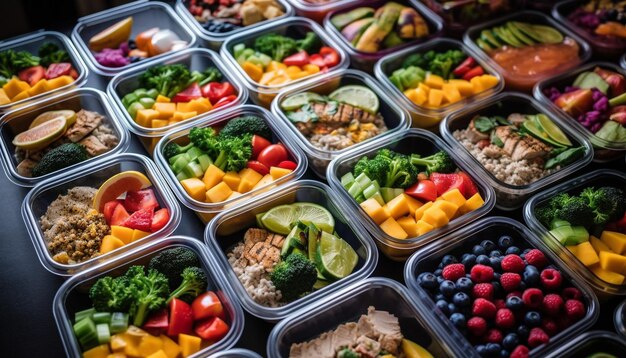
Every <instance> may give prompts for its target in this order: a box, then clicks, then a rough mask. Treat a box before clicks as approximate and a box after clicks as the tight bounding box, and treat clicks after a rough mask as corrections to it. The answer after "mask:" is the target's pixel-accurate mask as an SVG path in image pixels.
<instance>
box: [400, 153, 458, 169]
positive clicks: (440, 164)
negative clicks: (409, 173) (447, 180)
mask: <svg viewBox="0 0 626 358" xmlns="http://www.w3.org/2000/svg"><path fill="white" fill-rule="evenodd" d="M411 164H413V165H419V166H423V167H426V173H427V174H429V175H430V173H453V172H454V171H455V170H456V164H454V162H453V161H452V158H450V155H449V154H448V153H446V152H444V151H439V152H437V153H435V154H433V155H430V156H428V157H424V158H420V156H419V155H418V154H411Z"/></svg>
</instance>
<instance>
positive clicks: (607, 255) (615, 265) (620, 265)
mask: <svg viewBox="0 0 626 358" xmlns="http://www.w3.org/2000/svg"><path fill="white" fill-rule="evenodd" d="M598 256H599V257H600V267H602V268H603V269H605V270H607V271H612V272H615V273H619V274H623V273H626V257H624V256H622V255H620V254H616V253H614V252H607V251H600V254H599V255H598Z"/></svg>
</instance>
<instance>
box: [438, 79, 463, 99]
mask: <svg viewBox="0 0 626 358" xmlns="http://www.w3.org/2000/svg"><path fill="white" fill-rule="evenodd" d="M441 89H442V90H443V95H444V97H446V99H447V100H448V102H449V103H455V102H458V101H460V100H461V99H462V98H463V97H462V96H461V92H459V90H458V89H457V88H456V86H455V85H451V84H449V83H444V84H443V86H442V87H441Z"/></svg>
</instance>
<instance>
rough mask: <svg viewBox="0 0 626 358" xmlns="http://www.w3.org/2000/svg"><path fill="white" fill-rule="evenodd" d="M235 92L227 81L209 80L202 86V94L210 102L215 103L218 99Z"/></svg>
mask: <svg viewBox="0 0 626 358" xmlns="http://www.w3.org/2000/svg"><path fill="white" fill-rule="evenodd" d="M234 94H235V87H233V85H231V84H230V83H229V82H224V83H220V82H209V83H207V84H206V85H204V86H203V87H202V96H203V97H205V98H208V99H209V101H211V103H217V102H219V100H220V99H222V98H224V97H228V96H232V95H234Z"/></svg>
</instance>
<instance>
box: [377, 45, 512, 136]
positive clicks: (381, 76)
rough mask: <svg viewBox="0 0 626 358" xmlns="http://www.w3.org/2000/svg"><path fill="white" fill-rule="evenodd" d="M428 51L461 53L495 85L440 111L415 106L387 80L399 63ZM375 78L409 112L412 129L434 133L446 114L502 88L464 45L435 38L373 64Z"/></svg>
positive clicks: (488, 67) (489, 65) (490, 68)
mask: <svg viewBox="0 0 626 358" xmlns="http://www.w3.org/2000/svg"><path fill="white" fill-rule="evenodd" d="M430 50H434V51H436V52H439V51H442V52H443V51H448V50H461V51H463V53H465V54H466V55H467V56H469V57H473V58H474V59H475V60H476V61H477V62H478V64H479V65H481V66H482V67H483V69H484V70H485V74H490V75H493V76H495V77H497V78H498V84H497V85H496V86H495V87H492V88H489V89H487V90H485V91H483V92H480V93H478V94H476V95H473V96H470V97H467V98H464V99H462V100H460V101H458V102H456V103H452V104H449V105H446V106H444V107H441V108H428V107H424V106H420V105H417V104H415V103H413V102H411V100H410V99H409V98H408V97H407V96H405V95H404V93H402V91H400V90H399V89H398V88H397V87H396V86H394V85H393V83H391V81H390V80H389V76H390V75H391V74H392V73H393V72H394V71H395V70H397V69H399V68H400V67H401V66H402V62H403V61H404V60H405V59H406V58H407V57H408V56H409V55H412V54H415V53H426V52H428V51H430ZM374 71H375V74H376V78H377V79H378V80H379V81H380V83H381V84H382V85H383V87H384V88H385V90H386V92H387V93H390V94H392V96H393V97H394V99H395V100H396V101H397V103H399V104H400V105H401V106H402V107H403V108H406V109H407V110H408V111H409V114H410V116H411V120H412V126H413V127H418V128H428V129H431V130H436V129H437V125H438V124H439V122H440V121H441V120H442V119H443V118H444V117H445V116H447V115H448V114H450V113H452V112H454V111H456V110H459V109H462V108H464V107H467V106H470V105H472V103H474V102H475V101H477V100H479V99H481V98H487V97H489V96H493V95H494V94H496V93H498V92H500V91H502V89H503V88H504V79H503V78H502V75H500V73H499V72H498V71H496V70H495V69H494V68H493V66H492V63H491V62H488V61H485V60H483V59H482V58H480V57H479V56H478V55H477V54H476V52H474V51H473V50H472V49H470V48H469V47H468V46H466V45H465V44H463V43H461V42H459V41H457V40H453V39H448V38H439V39H434V40H431V41H428V42H427V43H425V44H421V45H417V46H412V47H409V48H406V49H404V50H402V51H399V52H396V53H393V54H390V55H387V56H385V57H383V58H382V59H381V60H380V61H378V62H377V63H376V68H375V70H374Z"/></svg>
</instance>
